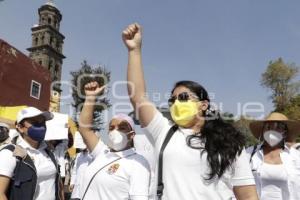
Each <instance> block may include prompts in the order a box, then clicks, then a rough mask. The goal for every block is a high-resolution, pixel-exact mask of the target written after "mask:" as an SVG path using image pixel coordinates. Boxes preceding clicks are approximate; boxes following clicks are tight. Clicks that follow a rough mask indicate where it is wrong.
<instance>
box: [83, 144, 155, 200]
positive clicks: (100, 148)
mask: <svg viewBox="0 0 300 200" xmlns="http://www.w3.org/2000/svg"><path fill="white" fill-rule="evenodd" d="M91 155H92V156H93V157H94V160H93V162H92V163H91V164H90V165H89V166H88V167H87V169H86V170H85V175H84V177H83V180H82V184H81V185H80V195H81V197H83V195H84V193H85V191H86V188H87V186H88V184H89V182H90V180H91V179H92V177H93V176H94V175H95V173H96V172H97V171H98V170H99V169H101V168H102V167H104V166H105V167H104V168H103V169H102V170H101V171H100V172H99V173H97V175H96V176H95V178H94V179H93V181H92V182H91V184H90V186H89V188H88V190H87V193H86V195H85V197H84V200H95V199H109V200H128V199H132V200H147V199H148V196H149V184H150V167H149V164H148V162H147V161H146V159H145V158H144V157H143V156H141V155H139V154H137V153H136V152H135V150H134V149H128V150H125V151H121V152H111V151H109V149H108V147H107V146H106V145H105V144H104V143H103V142H102V141H100V140H99V142H98V144H97V146H96V147H95V149H94V150H93V152H91ZM120 158H121V159H120ZM117 159H118V160H117ZM113 161H115V162H113ZM110 162H112V163H111V164H109V163H110ZM107 164H109V165H107ZM106 165H107V166H106Z"/></svg>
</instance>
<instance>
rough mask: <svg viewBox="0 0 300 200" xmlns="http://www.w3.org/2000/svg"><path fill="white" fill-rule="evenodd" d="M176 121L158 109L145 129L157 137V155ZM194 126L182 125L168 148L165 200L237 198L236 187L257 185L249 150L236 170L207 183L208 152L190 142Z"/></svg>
mask: <svg viewBox="0 0 300 200" xmlns="http://www.w3.org/2000/svg"><path fill="white" fill-rule="evenodd" d="M171 127H172V124H171V123H170V122H169V120H168V119H167V118H165V117H163V115H162V114H161V113H160V112H158V111H157V113H156V114H155V116H154V118H153V119H152V121H151V122H150V123H149V125H148V126H147V127H145V128H144V130H145V131H147V132H148V134H149V135H151V136H152V137H153V141H154V146H155V153H156V158H158V154H159V151H160V148H161V145H162V143H163V141H164V138H165V137H166V135H167V133H168V131H169V129H170V128H171ZM191 134H193V131H192V130H191V129H183V128H179V129H178V130H177V131H176V132H175V133H174V135H173V136H172V138H171V140H170V141H169V143H168V145H167V147H166V149H165V151H164V167H163V182H164V186H165V188H164V191H163V197H162V199H164V200H183V199H187V200H199V199H201V200H224V199H231V198H232V197H234V194H233V191H232V189H233V186H241V185H254V184H255V182H254V178H253V175H252V173H251V169H250V166H249V161H248V157H247V155H246V153H245V151H242V153H241V155H240V156H239V157H237V159H236V162H235V163H234V164H233V169H234V170H227V171H226V172H225V173H224V175H223V176H222V177H221V179H216V180H213V181H211V182H207V181H205V180H204V178H207V174H208V173H209V172H210V168H209V164H208V162H207V154H206V153H205V152H204V153H203V154H202V156H200V153H201V150H198V149H192V148H190V147H189V146H187V144H186V138H187V136H188V135H191Z"/></svg>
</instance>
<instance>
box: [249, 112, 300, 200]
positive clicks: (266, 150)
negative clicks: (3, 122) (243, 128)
mask: <svg viewBox="0 0 300 200" xmlns="http://www.w3.org/2000/svg"><path fill="white" fill-rule="evenodd" d="M250 130H251V132H252V134H253V135H254V136H255V137H256V138H257V139H258V140H259V141H260V144H258V145H255V146H252V147H249V148H248V149H247V153H248V155H249V160H250V164H251V168H252V172H253V175H254V177H255V182H256V187H257V192H258V195H259V197H260V198H259V199H261V200H299V199H300V182H299V180H300V152H299V151H298V150H296V149H295V148H294V147H291V146H290V145H289V144H291V143H294V142H295V139H296V137H297V135H298V134H299V130H300V122H299V121H296V120H289V119H288V118H287V117H286V116H285V115H283V114H281V113H276V112H273V113H271V114H270V115H269V116H268V117H267V118H266V119H265V120H260V121H254V122H252V123H250Z"/></svg>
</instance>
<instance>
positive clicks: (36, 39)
mask: <svg viewBox="0 0 300 200" xmlns="http://www.w3.org/2000/svg"><path fill="white" fill-rule="evenodd" d="M38 42H39V38H38V37H36V38H35V39H34V45H38Z"/></svg>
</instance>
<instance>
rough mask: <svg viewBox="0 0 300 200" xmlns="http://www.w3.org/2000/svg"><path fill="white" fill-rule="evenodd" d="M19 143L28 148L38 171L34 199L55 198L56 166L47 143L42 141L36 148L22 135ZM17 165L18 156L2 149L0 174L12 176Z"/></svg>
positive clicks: (52, 199)
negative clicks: (49, 154) (47, 149)
mask: <svg viewBox="0 0 300 200" xmlns="http://www.w3.org/2000/svg"><path fill="white" fill-rule="evenodd" d="M17 145H20V146H21V147H23V148H24V149H26V151H27V153H28V155H29V156H30V157H31V159H32V160H33V162H34V166H35V168H36V171H37V185H36V190H35V194H34V198H33V199H34V200H55V178H56V168H55V165H54V163H53V162H52V160H51V159H50V157H49V156H48V154H47V153H46V151H45V149H46V147H47V145H46V143H44V142H42V143H41V145H40V147H39V148H38V149H35V148H33V147H31V146H30V145H29V144H28V143H27V142H26V141H25V140H24V139H23V138H22V137H21V136H20V137H19V138H18V141H17ZM15 167H16V157H14V156H13V152H11V151H10V150H7V149H3V150H2V151H0V174H1V175H3V176H7V177H10V178H11V177H12V176H13V175H14V169H15Z"/></svg>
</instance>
